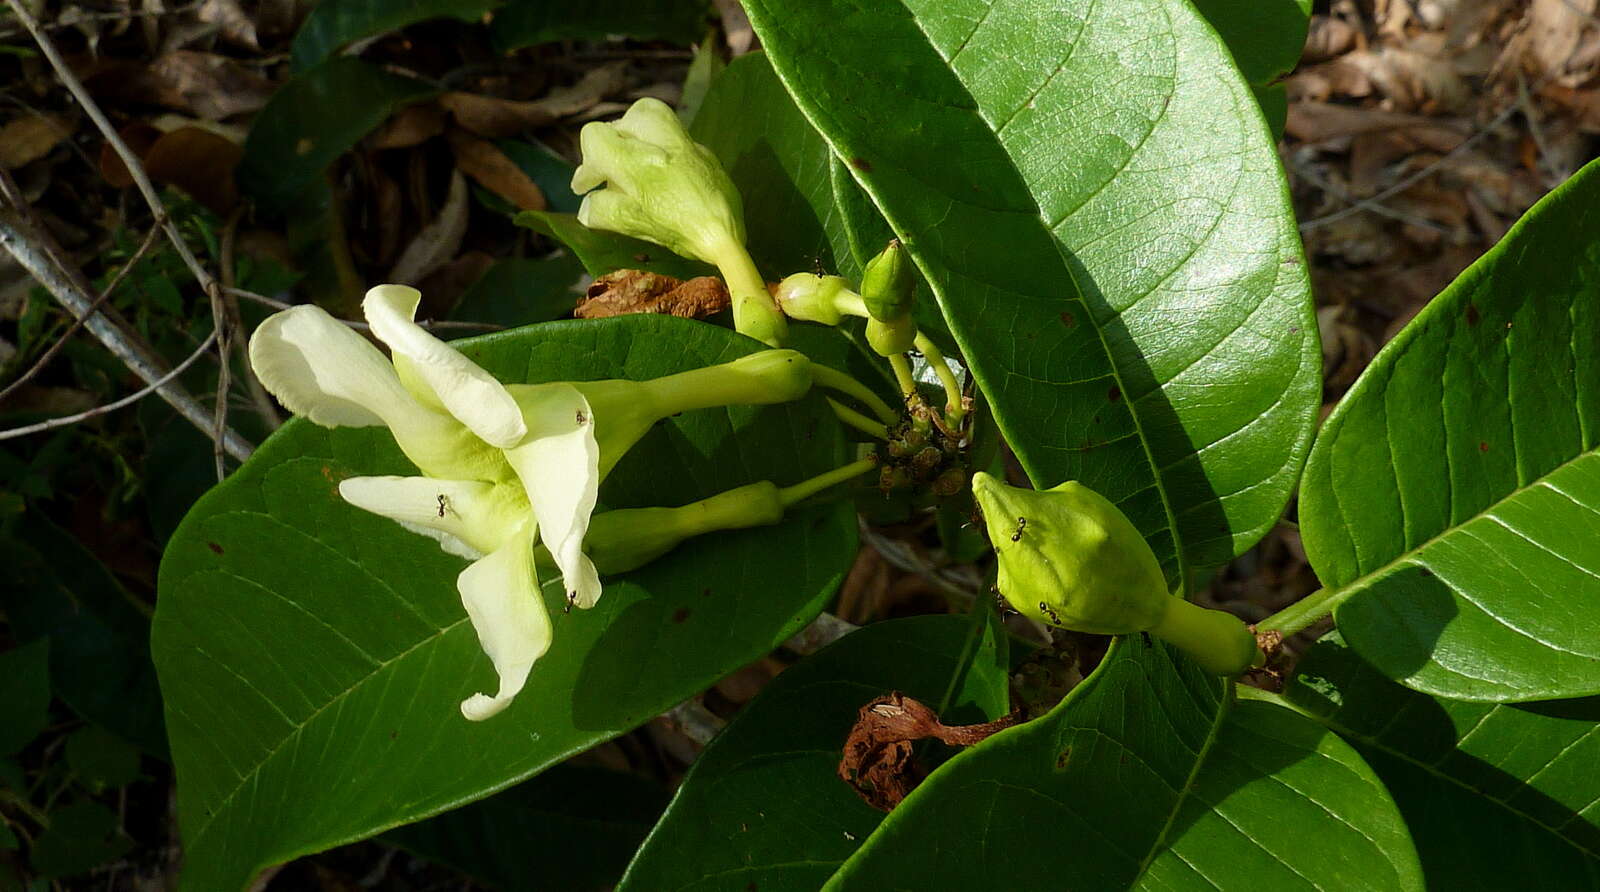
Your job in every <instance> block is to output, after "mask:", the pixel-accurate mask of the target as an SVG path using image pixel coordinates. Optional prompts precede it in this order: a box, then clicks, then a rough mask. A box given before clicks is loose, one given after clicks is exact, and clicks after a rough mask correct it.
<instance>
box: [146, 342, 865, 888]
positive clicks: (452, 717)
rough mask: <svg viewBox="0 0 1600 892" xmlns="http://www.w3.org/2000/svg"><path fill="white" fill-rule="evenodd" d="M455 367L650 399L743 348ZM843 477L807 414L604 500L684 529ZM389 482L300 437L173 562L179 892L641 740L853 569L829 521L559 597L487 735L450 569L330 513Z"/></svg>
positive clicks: (406, 541) (742, 432)
mask: <svg viewBox="0 0 1600 892" xmlns="http://www.w3.org/2000/svg"><path fill="white" fill-rule="evenodd" d="M456 343H457V345H458V346H459V347H460V348H461V349H462V350H463V352H466V353H467V354H468V355H469V356H471V357H473V358H474V359H475V360H477V361H478V362H479V363H480V364H482V365H483V366H484V367H485V368H487V369H489V370H490V371H491V372H493V373H494V374H496V375H498V376H500V377H501V378H502V379H503V380H509V381H534V382H537V381H548V380H580V379H594V378H606V377H617V376H623V377H634V378H644V377H653V376H656V375H661V374H667V373H671V372H677V371H682V370H685V369H688V368H694V367H700V366H703V365H706V364H710V363H715V362H722V361H726V360H729V359H732V358H734V357H736V356H740V355H744V354H746V353H749V352H751V350H753V349H755V348H758V347H759V346H760V345H758V344H757V343H756V342H754V341H751V340H749V339H748V338H743V337H741V336H739V335H737V334H734V333H732V332H729V331H726V330H724V329H719V328H715V327H713V326H709V325H704V324H701V323H695V322H690V321H686V320H682V319H674V318H670V317H661V316H629V317H621V318H616V319H604V320H591V321H580V322H553V323H547V324H545V325H540V326H533V327H529V328H524V329H520V330H518V331H514V332H507V333H504V334H498V335H491V336H487V337H483V338H477V339H473V340H469V341H460V342H456ZM844 460H845V455H844V447H843V442H842V440H841V438H840V436H839V432H838V426H837V424H836V422H835V421H834V419H833V417H832V414H831V412H830V411H829V409H828V407H827V404H826V403H825V402H824V401H823V399H822V397H821V396H820V395H812V396H808V397H807V398H806V399H805V400H803V401H801V402H798V403H793V404H789V405H784V406H773V407H765V408H760V409H755V408H744V407H735V408H730V409H727V410H717V411H702V412H688V413H684V414H683V415H680V416H677V417H675V418H672V419H669V420H667V421H665V422H663V423H662V424H660V425H658V426H657V427H656V428H655V429H654V430H652V431H651V433H650V434H649V435H648V436H647V437H646V438H645V439H644V440H643V441H641V443H640V444H639V445H638V446H637V447H635V449H634V450H633V451H632V452H630V453H629V454H628V455H627V456H626V457H624V458H623V460H622V461H621V462H620V463H619V464H618V465H617V467H616V469H615V470H614V471H613V473H612V474H611V476H610V477H609V478H608V479H607V481H606V483H605V485H604V486H603V487H602V488H601V493H600V498H601V501H602V502H603V503H605V504H606V505H609V506H611V507H614V508H620V507H635V506H642V505H661V504H666V505H677V504H683V503H686V502H689V501H693V500H695V499H698V498H702V497H704V496H707V495H710V494H712V493H715V492H721V491H723V490H726V489H729V488H731V487H734V486H738V485H742V484H745V483H750V482H754V481H758V480H763V479H770V480H773V481H774V482H776V483H778V484H780V485H787V484H790V483H794V482H796V481H798V480H800V479H803V478H805V477H808V476H811V475H814V474H817V473H820V472H821V471H823V470H826V469H830V468H833V467H836V466H838V465H839V464H843V463H844ZM385 473H388V474H404V473H415V472H414V471H411V470H410V468H409V464H408V463H407V462H406V461H405V460H404V458H403V457H401V455H400V453H399V451H398V449H397V448H396V447H395V446H394V443H393V440H392V438H390V437H389V435H388V433H387V432H386V431H384V430H383V429H381V428H361V429H345V428H341V429H337V430H332V431H329V430H324V429H322V428H318V427H315V426H314V425H311V424H309V423H305V422H303V421H295V422H292V423H290V424H288V425H286V426H285V427H284V428H283V429H282V430H280V431H279V433H277V434H276V435H274V436H273V437H272V438H271V439H270V440H268V441H267V442H266V443H265V444H263V445H262V447H261V448H260V450H258V451H257V453H256V454H255V456H254V457H253V458H251V459H250V461H249V462H247V463H246V464H245V465H244V467H242V468H241V469H240V470H239V472H238V473H236V474H234V475H233V476H232V477H230V478H228V480H227V481H226V482H225V483H223V484H222V485H220V486H218V487H217V489H215V490H213V491H212V492H211V493H209V494H208V495H207V496H206V497H205V498H203V499H202V500H201V502H200V503H199V504H198V505H197V506H196V507H195V509H194V511H193V512H192V513H191V514H190V515H189V517H188V518H186V519H185V520H184V523H183V525H182V527H181V528H180V529H179V530H178V532H177V533H176V534H175V535H174V536H173V539H172V542H171V544H170V545H169V546H168V548H167V552H166V555H165V557H164V558H163V560H162V564H161V577H160V598H159V600H158V608H157V612H156V620H155V628H154V632H153V644H154V652H155V656H156V667H157V669H158V671H159V672H160V676H161V683H162V692H163V694H164V695H165V697H166V704H167V717H168V728H169V733H170V734H171V737H172V748H173V756H174V759H175V762H176V765H177V774H178V796H179V801H178V809H179V821H180V827H181V829H182V831H183V837H184V842H185V852H186V859H187V861H186V873H185V875H184V882H185V884H186V886H187V887H188V888H194V889H205V890H212V889H219V890H220V889H238V888H240V887H242V886H244V885H245V884H246V883H247V882H248V880H249V878H250V876H251V874H252V873H253V872H254V871H255V870H257V869H259V868H260V867H262V866H264V865H266V864H270V863H275V862H279V861H283V860H286V859H288V858H292V857H294V856H296V855H299V854H302V853H306V852H312V851H317V850H320V849H324V848H327V847H329V846H333V845H336V844H339V843H343V842H347V841H350V840H354V839H359V838H362V837H364V836H368V835H371V834H373V833H376V832H379V831H381V830H384V829H387V828H390V827H393V826H395V825H397V824H401V823H405V822H408V821H414V820H417V819H420V818H423V817H428V816H430V815H433V814H437V813H439V812H441V811H444V810H445V809H448V808H452V807H454V806H457V805H460V804H461V803H463V802H465V801H468V800H471V799H474V798H477V797H481V796H484V795H487V794H489V793H492V792H494V791H496V790H499V789H502V788H504V787H506V786H509V785H511V784H513V783H516V782H517V781H519V780H522V779H524V778H526V777H528V776H530V775H532V774H535V773H537V772H538V771H540V770H542V769H544V768H546V767H549V766H550V765H552V764H555V763H556V762H559V761H561V760H562V759H564V758H566V757H567V756H568V755H570V754H571V753H573V752H576V751H578V750H582V749H584V748H586V747H589V746H591V745H593V744H595V743H597V742H599V741H602V740H606V739H608V738H610V737H613V736H615V735H617V734H619V733H621V732H623V731H625V730H627V729H629V728H632V727H635V726H637V725H638V724H640V723H641V722H644V721H646V720H648V719H650V718H651V717H653V716H655V715H657V714H659V713H660V712H662V711H663V710H665V709H667V708H669V707H671V706H672V705H673V704H675V703H677V702H679V701H681V700H682V699H683V698H684V697H687V696H689V695H690V694H693V693H694V692H696V691H698V690H700V689H702V688H704V687H705V686H706V685H707V684H709V683H710V682H711V681H713V680H715V679H717V678H720V677H721V676H723V675H725V674H727V673H729V672H731V671H733V670H734V669H736V668H738V667H739V666H742V665H744V664H745V663H747V662H749V661H750V660H752V659H755V658H756V657H757V656H759V655H761V654H763V653H765V652H767V651H768V650H770V649H771V648H772V647H773V646H774V645H775V644H776V643H777V642H780V641H782V640H783V639H784V638H786V637H787V636H789V635H790V634H792V633H793V632H794V631H796V630H797V629H798V628H800V627H801V626H802V625H803V624H804V623H805V622H806V621H807V620H809V619H810V617H811V616H813V615H814V614H815V613H816V612H817V611H819V610H820V609H821V607H822V605H823V604H824V603H825V602H826V600H827V598H828V597H829V596H830V594H831V593H832V591H833V589H834V588H835V587H836V586H837V585H838V583H839V581H840V579H841V577H842V575H843V571H844V569H845V568H846V567H848V565H849V563H850V561H851V558H852V557H853V555H854V554H855V521H854V517H853V516H852V513H851V512H850V510H849V508H848V506H847V505H845V504H843V503H838V502H835V503H831V504H824V505H817V506H813V507H810V508H804V509H801V510H798V511H793V512H791V513H790V516H789V517H788V519H787V520H786V521H785V522H784V523H782V524H780V525H777V526H774V527H765V528H759V529H753V530H746V531H740V532H737V533H727V534H721V535H717V536H711V537H703V538H701V539H696V540H693V541H691V542H689V543H686V544H685V545H683V546H682V547H680V548H679V549H678V550H677V551H675V552H673V553H672V554H669V555H667V556H666V557H664V558H662V559H661V560H658V561H656V562H655V563H652V564H650V565H649V566H646V567H644V568H641V569H640V570H638V571H636V572H634V573H630V574H626V575H624V576H621V577H616V578H613V579H610V580H608V581H607V584H606V591H605V597H604V598H603V599H602V600H601V602H600V603H599V605H598V606H597V607H595V608H594V609H593V610H587V611H575V612H573V613H571V614H565V615H564V614H563V613H562V610H561V608H562V605H563V603H564V598H563V596H562V592H561V590H560V585H559V580H552V582H555V583H557V584H555V585H553V586H547V588H546V592H545V597H546V602H547V604H548V606H549V607H550V609H551V613H552V617H553V619H554V624H555V642H554V644H553V645H552V647H551V649H550V651H549V653H547V654H546V655H545V656H544V657H543V658H542V659H540V661H539V664H538V665H537V667H535V670H534V672H533V675H532V677H531V678H530V679H529V682H528V686H527V688H526V689H525V690H524V691H523V692H522V693H521V694H520V695H519V696H518V698H517V700H516V702H515V703H514V704H513V705H512V706H511V707H510V708H509V709H508V710H507V711H506V712H505V713H503V714H501V715H499V716H497V717H496V718H494V719H492V720H489V721H486V722H481V723H473V722H468V721H466V720H464V719H462V718H461V716H460V713H459V712H458V708H457V704H458V703H459V702H460V700H461V699H462V698H463V697H465V696H466V695H468V694H470V693H472V692H475V691H482V690H485V689H486V686H488V685H491V684H492V681H493V677H494V676H493V672H492V669H491V666H490V664H489V661H488V658H487V657H485V656H484V654H483V652H482V650H481V649H480V647H479V645H478V641H477V637H476V635H475V634H474V633H473V630H472V627H471V625H470V624H469V623H468V622H467V618H466V615H465V612H464V611H463V610H462V608H461V604H460V601H459V598H458V596H457V593H456V590H455V577H456V574H457V573H459V572H460V570H461V569H462V567H463V566H464V564H463V562H462V561H461V560H460V559H459V558H454V557H451V556H449V555H446V554H445V553H443V552H442V551H440V550H439V549H438V548H437V547H435V546H434V545H433V544H432V543H431V542H427V541H425V540H422V539H418V538H417V537H415V536H413V535H412V534H410V533H407V532H405V531H404V530H403V529H402V528H400V527H399V526H398V525H396V524H394V523H392V522H391V521H388V520H385V519H383V518H380V517H377V516H374V515H370V514H367V513H364V512H361V511H358V510H356V509H354V508H352V507H350V506H348V505H346V504H344V502H343V501H342V500H341V499H340V498H339V496H338V494H337V488H336V483H337V482H338V481H339V480H340V479H342V478H344V477H348V476H351V475H354V474H385ZM774 555H781V556H782V559H781V560H775V559H774Z"/></svg>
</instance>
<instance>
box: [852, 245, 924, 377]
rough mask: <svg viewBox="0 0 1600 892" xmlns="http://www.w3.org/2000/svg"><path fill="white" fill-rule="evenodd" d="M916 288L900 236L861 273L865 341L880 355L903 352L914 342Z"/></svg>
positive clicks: (909, 261)
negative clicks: (912, 311)
mask: <svg viewBox="0 0 1600 892" xmlns="http://www.w3.org/2000/svg"><path fill="white" fill-rule="evenodd" d="M916 291H917V274H916V270H915V269H913V267H912V264H911V257H910V256H909V255H907V254H906V250H905V248H903V247H901V245H900V240H899V239H893V240H891V241H890V242H889V246H888V247H887V248H884V249H883V253H881V254H879V255H878V256H877V257H874V258H872V261H871V262H870V263H868V264H867V269H866V272H865V273H863V274H862V276H861V302H862V304H864V305H865V306H866V309H867V314H868V319H867V343H868V344H871V345H872V349H873V350H875V351H877V353H878V355H879V356H893V355H895V354H897V353H904V352H906V351H907V350H910V349H911V347H912V346H913V344H914V343H915V342H916V338H917V325H916V323H915V322H913V321H911V304H912V301H913V300H914V298H915V297H916Z"/></svg>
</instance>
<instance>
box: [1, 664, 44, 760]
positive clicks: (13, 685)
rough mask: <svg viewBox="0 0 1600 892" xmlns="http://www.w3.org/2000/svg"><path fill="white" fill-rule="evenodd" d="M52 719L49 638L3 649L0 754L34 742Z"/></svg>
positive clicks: (15, 750)
mask: <svg viewBox="0 0 1600 892" xmlns="http://www.w3.org/2000/svg"><path fill="white" fill-rule="evenodd" d="M49 721H50V642H49V640H41V641H35V642H33V643H32V644H24V645H23V646H21V647H17V648H13V649H11V650H8V651H3V652H0V755H10V754H12V753H15V752H17V751H19V750H21V749H22V748H23V747H25V746H27V745H28V744H30V743H32V742H33V739H34V738H35V737H38V736H39V733H40V732H41V731H43V730H44V726H45V725H46V724H47V723H49Z"/></svg>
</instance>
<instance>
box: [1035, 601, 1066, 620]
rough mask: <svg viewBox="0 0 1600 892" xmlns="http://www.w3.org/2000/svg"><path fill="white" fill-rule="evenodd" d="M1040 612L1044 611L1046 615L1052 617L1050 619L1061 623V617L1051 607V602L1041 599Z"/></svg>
mask: <svg viewBox="0 0 1600 892" xmlns="http://www.w3.org/2000/svg"><path fill="white" fill-rule="evenodd" d="M1039 612H1040V613H1043V614H1044V615H1045V616H1048V617H1050V621H1051V622H1053V623H1055V624H1056V625H1058V626H1059V625H1061V617H1059V616H1057V615H1056V612H1055V611H1054V610H1051V609H1050V605H1049V604H1046V603H1045V602H1043V601H1040V602H1039Z"/></svg>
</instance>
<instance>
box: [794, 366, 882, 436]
mask: <svg viewBox="0 0 1600 892" xmlns="http://www.w3.org/2000/svg"><path fill="white" fill-rule="evenodd" d="M811 380H812V381H814V382H816V383H817V384H821V385H822V386H823V387H827V388H829V389H831V390H837V391H839V392H840V393H842V394H845V395H846V396H851V397H855V398H856V399H857V400H860V401H861V403H862V405H865V406H866V407H867V408H869V409H871V410H872V411H873V413H874V414H876V415H877V416H878V417H879V418H881V419H883V423H884V424H894V423H896V422H898V421H899V420H900V413H899V412H896V411H895V410H893V409H891V408H889V404H888V403H886V402H884V401H883V399H882V398H881V397H879V396H878V395H877V394H876V393H873V392H872V389H871V388H869V387H867V385H865V384H862V383H861V382H860V381H857V380H856V379H854V378H852V377H850V376H849V375H846V374H845V373H844V372H841V371H839V370H838V369H830V368H828V367H827V366H825V365H822V364H820V363H815V362H814V363H812V364H811Z"/></svg>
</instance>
